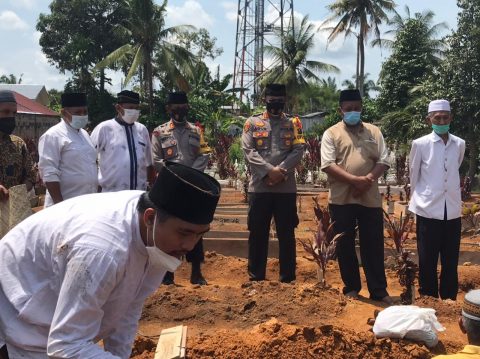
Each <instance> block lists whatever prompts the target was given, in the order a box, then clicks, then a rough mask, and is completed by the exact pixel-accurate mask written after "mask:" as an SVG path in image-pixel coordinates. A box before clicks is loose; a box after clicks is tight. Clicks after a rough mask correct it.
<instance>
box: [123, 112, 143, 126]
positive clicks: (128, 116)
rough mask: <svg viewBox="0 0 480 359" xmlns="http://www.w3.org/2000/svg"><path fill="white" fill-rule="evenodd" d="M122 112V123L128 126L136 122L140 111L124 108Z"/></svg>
mask: <svg viewBox="0 0 480 359" xmlns="http://www.w3.org/2000/svg"><path fill="white" fill-rule="evenodd" d="M123 111H124V113H123V116H122V119H123V121H125V122H126V123H128V124H130V125H131V124H132V123H134V122H135V121H137V120H138V118H139V117H140V110H132V109H128V108H125V109H123Z"/></svg>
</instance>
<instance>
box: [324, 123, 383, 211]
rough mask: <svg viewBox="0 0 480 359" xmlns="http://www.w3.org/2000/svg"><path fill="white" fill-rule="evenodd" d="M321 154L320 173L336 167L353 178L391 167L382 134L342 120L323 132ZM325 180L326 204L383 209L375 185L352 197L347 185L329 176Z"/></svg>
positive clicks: (367, 126) (372, 127) (374, 129)
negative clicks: (328, 187) (384, 167)
mask: <svg viewBox="0 0 480 359" xmlns="http://www.w3.org/2000/svg"><path fill="white" fill-rule="evenodd" d="M320 152H321V159H322V166H321V169H322V170H323V169H325V168H327V167H328V166H330V165H332V164H336V165H338V166H340V167H341V168H342V169H343V170H345V171H346V172H348V173H350V174H352V175H355V176H366V175H367V174H368V173H369V172H370V171H372V170H373V169H374V168H375V166H376V165H377V164H383V165H385V166H387V167H390V163H389V160H388V150H387V148H386V146H385V141H384V139H383V135H382V132H381V131H380V129H379V128H378V127H377V126H374V125H372V124H370V123H364V122H363V123H361V124H360V125H359V126H357V127H349V126H347V125H346V124H345V123H344V122H343V121H340V122H338V123H337V124H335V125H333V126H332V127H330V128H329V129H327V130H326V131H325V132H324V134H323V137H322V144H321V151H320ZM328 181H329V183H330V192H329V203H332V204H339V205H343V204H360V205H363V206H365V207H373V208H376V207H381V206H382V198H381V196H380V192H379V191H378V183H377V182H375V183H374V184H373V185H372V186H371V187H370V189H369V190H368V191H366V192H365V193H363V194H362V195H360V196H358V197H354V196H353V188H352V186H350V185H349V184H348V183H345V182H342V181H339V180H337V179H336V178H334V177H332V176H330V175H328Z"/></svg>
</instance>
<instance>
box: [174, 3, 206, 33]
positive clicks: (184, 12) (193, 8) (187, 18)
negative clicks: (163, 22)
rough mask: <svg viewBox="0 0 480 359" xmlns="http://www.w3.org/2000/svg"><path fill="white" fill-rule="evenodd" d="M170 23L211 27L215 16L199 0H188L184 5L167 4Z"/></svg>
mask: <svg viewBox="0 0 480 359" xmlns="http://www.w3.org/2000/svg"><path fill="white" fill-rule="evenodd" d="M167 22H168V23H169V25H171V26H174V25H185V24H189V25H193V26H195V27H196V28H206V29H208V28H210V27H211V26H212V25H213V17H212V16H210V15H209V14H208V13H207V12H206V11H205V10H204V9H203V7H202V5H201V4H200V3H199V2H198V1H197V0H187V1H185V3H184V4H183V5H182V6H167Z"/></svg>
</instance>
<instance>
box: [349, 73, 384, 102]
mask: <svg viewBox="0 0 480 359" xmlns="http://www.w3.org/2000/svg"><path fill="white" fill-rule="evenodd" d="M369 75H370V74H369V73H368V72H367V73H366V74H365V78H364V79H363V96H364V97H365V98H370V91H380V86H377V84H376V83H375V81H373V80H372V79H369V78H368V76H369ZM352 79H353V81H351V80H344V81H343V82H342V86H344V87H346V88H348V89H355V88H357V87H356V86H357V85H356V84H355V83H354V81H355V80H356V77H355V75H354V76H352Z"/></svg>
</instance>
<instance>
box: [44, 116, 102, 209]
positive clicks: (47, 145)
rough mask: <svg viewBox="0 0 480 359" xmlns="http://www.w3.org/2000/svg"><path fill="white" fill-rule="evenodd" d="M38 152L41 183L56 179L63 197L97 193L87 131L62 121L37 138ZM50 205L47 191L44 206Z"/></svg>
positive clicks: (91, 148) (93, 160)
mask: <svg viewBox="0 0 480 359" xmlns="http://www.w3.org/2000/svg"><path fill="white" fill-rule="evenodd" d="M38 154H39V162H38V169H39V170H40V175H41V177H42V179H43V182H59V183H60V192H61V193H62V197H63V199H64V200H65V199H69V198H72V197H76V196H81V195H83V194H88V193H95V192H97V188H98V180H97V158H96V157H97V156H96V152H95V148H94V147H93V144H92V141H91V140H90V137H89V136H88V133H87V131H85V130H83V129H80V130H76V129H74V128H73V127H71V126H70V125H68V124H67V123H66V122H65V120H62V121H60V122H59V123H58V124H56V125H55V126H53V127H51V128H50V129H49V130H48V131H47V132H45V133H44V134H43V135H42V137H40V140H39V142H38ZM53 204H54V203H53V200H52V197H51V196H50V193H48V191H47V195H46V196H45V207H48V206H51V205H53Z"/></svg>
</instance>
